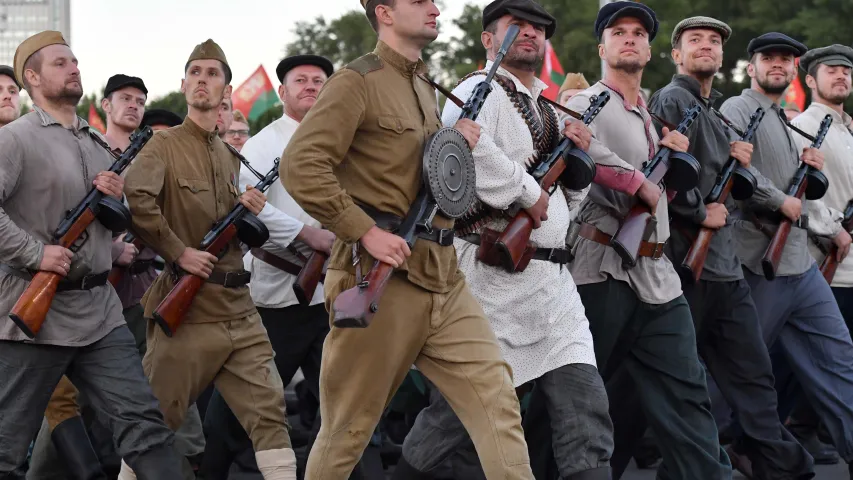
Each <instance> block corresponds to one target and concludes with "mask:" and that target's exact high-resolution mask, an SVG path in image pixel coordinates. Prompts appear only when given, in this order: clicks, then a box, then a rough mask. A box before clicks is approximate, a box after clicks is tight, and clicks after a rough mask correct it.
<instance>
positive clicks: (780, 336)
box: [715, 265, 853, 463]
mask: <svg viewBox="0 0 853 480" xmlns="http://www.w3.org/2000/svg"><path fill="white" fill-rule="evenodd" d="M744 276H745V278H746V281H747V282H749V286H750V288H751V290H752V299H753V300H754V301H755V306H756V307H757V308H758V317H759V320H760V322H761V331H762V334H763V337H764V341H765V343H766V344H767V347H768V348H770V347H773V346H774V345H776V346H778V348H779V349H780V350H781V351H782V352H783V353H784V355H785V357H786V359H787V360H788V364H789V365H790V367H791V370H792V371H793V374H794V376H795V377H796V378H797V380H798V381H799V382H800V384H801V385H802V387H803V391H804V393H805V395H806V398H807V399H808V401H809V403H810V404H811V405H812V406H813V407H814V409H815V411H816V412H817V414H818V416H820V419H821V421H822V422H823V423H824V424H825V425H826V427H827V429H828V430H829V433H830V435H831V436H832V440H833V443H834V444H835V447H836V448H837V449H838V453H839V454H840V455H841V458H843V459H844V460H845V461H847V462H848V463H849V462H853V342H851V339H850V331H849V330H848V329H847V325H846V324H845V323H844V318H843V317H842V315H841V311H840V310H839V309H838V304H837V303H836V300H835V297H834V296H833V294H832V290H831V289H830V288H829V285H828V284H827V283H826V280H824V278H823V276H822V275H821V274H820V272H819V271H818V269H817V265H812V268H811V269H809V270H808V271H807V272H805V273H803V274H801V275H795V276H790V277H777V278H776V279H775V280H773V281H768V280H766V279H765V278H764V277H763V276H761V275H755V274H753V273H752V272H749V271H748V270H746V269H744ZM715 400H716V399H715Z"/></svg>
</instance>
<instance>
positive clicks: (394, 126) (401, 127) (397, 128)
mask: <svg viewBox="0 0 853 480" xmlns="http://www.w3.org/2000/svg"><path fill="white" fill-rule="evenodd" d="M378 122H379V127H380V128H381V129H383V130H390V131H391V132H394V133H396V134H398V135H402V134H403V133H405V132H406V130H411V131H414V130H415V129H417V127H418V125H417V124H415V122H414V121H412V120H409V119H407V118H400V117H395V116H392V115H381V116H379V117H378Z"/></svg>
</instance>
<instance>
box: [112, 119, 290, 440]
mask: <svg viewBox="0 0 853 480" xmlns="http://www.w3.org/2000/svg"><path fill="white" fill-rule="evenodd" d="M239 173H240V162H239V160H238V158H237V157H236V155H235V154H234V153H233V152H232V151H231V150H230V149H229V148H228V147H227V146H226V145H225V143H223V142H222V140H221V139H220V138H219V135H218V132H217V131H213V132H208V131H206V130H204V129H203V128H201V127H200V126H199V125H197V124H196V123H194V122H193V121H192V120H191V119H190V118H189V116H188V117H187V118H186V119H185V120H184V123H183V124H182V125H179V126H177V127H174V128H170V129H168V130H164V131H160V132H157V133H156V134H155V135H154V138H152V139H151V140H150V141H149V142H148V144H147V145H146V146H145V148H143V149H142V151H141V152H140V153H139V155H138V156H137V157H136V160H135V161H134V162H133V164H132V165H131V166H130V168H129V169H128V173H127V178H126V180H125V194H126V195H127V201H128V204H129V205H130V211H131V213H132V214H133V227H132V231H133V232H134V233H135V234H136V235H137V237H139V238H140V239H141V240H142V242H143V243H145V245H147V246H149V247H151V248H152V249H153V250H154V251H156V252H157V253H158V254H160V255H161V256H162V257H163V259H164V260H165V261H166V262H167V264H168V265H170V266H169V267H167V269H166V271H165V272H163V273H162V274H160V276H159V277H158V278H157V280H155V281H154V284H153V285H152V286H151V288H150V289H149V290H148V292H147V293H146V294H145V296H144V297H143V298H142V304H143V306H144V307H145V317H146V318H151V317H152V313H153V311H154V310H155V309H156V308H157V306H158V305H159V304H160V302H161V301H162V300H163V298H164V297H165V296H166V295H168V293H169V291H170V290H171V289H172V286H173V285H174V282H173V279H172V275H171V274H170V273H169V270H171V269H173V268H174V266H172V265H173V264H174V263H175V262H176V261H177V260H178V258H179V257H180V256H181V254H182V253H183V252H184V250H185V249H186V248H187V247H193V248H198V246H199V244H200V243H201V241H202V239H203V238H204V236H205V234H207V232H208V231H209V230H210V229H211V227H212V226H213V224H214V223H215V222H216V221H217V220H219V219H221V218H222V217H224V216H226V215H227V214H228V212H230V211H231V209H232V208H234V205H236V204H237V197H238V196H239V191H238V189H237V181H238V179H239ZM242 269H243V259H242V251H241V249H240V244H239V242H238V240H237V239H234V240H232V241H231V243H230V244H229V245H228V248H227V251H226V252H225V254H224V255H223V256H222V258H221V259H220V260H219V262H218V263H216V265H215V267H214V271H222V272H236V271H241V270H242ZM146 339H147V350H146V352H145V357H144V358H143V359H142V366H143V368H144V370H145V374H146V375H147V376H148V380H149V382H150V383H151V388H152V390H153V391H154V395H155V396H156V397H157V399H158V400H159V401H160V408H161V409H162V410H163V414H164V416H165V417H166V423H167V424H168V425H169V427H171V428H172V429H173V430H176V429H177V428H178V427H179V426H180V425H181V424H182V423H183V420H184V417H185V416H186V413H187V409H188V408H189V407H190V405H191V404H192V403H193V402H194V401H195V399H196V398H197V397H198V395H199V394H200V393H201V391H202V390H203V389H205V388H207V386H208V385H209V384H210V383H211V382H214V383H215V385H216V387H217V389H218V390H219V391H220V393H222V396H223V398H224V399H225V401H226V402H228V405H229V406H230V407H231V409H232V410H233V411H234V414H235V416H236V417H237V419H238V420H239V421H240V423H241V425H242V426H243V428H245V429H246V431H247V432H248V434H249V437H250V438H251V439H252V443H253V444H254V446H255V450H256V451H262V450H273V449H279V448H287V447H290V439H289V437H288V435H287V431H286V424H285V415H284V389H283V385H282V384H281V378H280V377H279V375H278V370H277V369H276V368H275V365H274V363H273V351H272V347H271V346H270V343H269V337H267V334H266V330H265V329H264V327H263V325H262V324H261V321H260V315H258V313H257V310H256V309H255V306H254V304H253V303H252V298H251V297H250V295H249V288H248V287H246V286H244V287H240V288H226V287H224V286H222V285H217V284H213V283H207V282H206V283H205V284H204V285H203V286H202V287H201V289H200V290H199V292H198V294H197V295H196V297H195V299H194V300H193V303H192V306H191V307H190V309H189V311H188V312H187V314H186V316H185V318H184V321H183V323H182V324H181V326H180V327H179V328H178V329H177V331H176V332H175V333H174V335H173V336H172V337H167V336H166V335H165V334H164V333H163V332H162V330H161V329H160V327H159V326H157V325H156V324H155V323H154V322H149V324H148V331H147V335H146Z"/></svg>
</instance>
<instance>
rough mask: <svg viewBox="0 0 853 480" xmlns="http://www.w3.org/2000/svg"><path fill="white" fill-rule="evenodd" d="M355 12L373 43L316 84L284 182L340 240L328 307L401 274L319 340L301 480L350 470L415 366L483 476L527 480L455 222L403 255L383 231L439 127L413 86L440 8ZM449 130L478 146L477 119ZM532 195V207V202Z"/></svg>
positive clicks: (408, 201) (509, 388)
mask: <svg viewBox="0 0 853 480" xmlns="http://www.w3.org/2000/svg"><path fill="white" fill-rule="evenodd" d="M361 5H362V7H364V9H365V10H366V14H367V19H368V21H369V22H370V24H371V26H372V27H373V29H374V30H375V31H377V33H378V36H379V42H378V44H377V46H376V49H375V50H374V51H373V52H372V53H369V54H367V55H365V56H363V57H361V58H359V59H357V60H355V61H353V62H352V63H350V64H349V65H348V66H347V67H345V68H343V69H341V70H339V71H338V72H337V73H335V74H334V75H333V76H332V77H331V78H330V79H329V81H328V82H327V83H326V85H325V86H324V87H323V90H322V91H321V92H320V95H319V97H318V98H317V103H316V104H315V105H314V106H313V107H312V108H311V110H310V111H309V112H308V114H307V115H306V116H305V118H304V119H303V120H302V122H301V124H300V126H299V128H298V129H297V130H296V133H295V134H294V135H293V137H292V138H291V140H290V143H289V144H288V146H287V149H286V150H285V152H284V155H283V158H285V159H286V161H285V163H283V164H282V167H281V171H282V181H283V182H284V186H285V188H287V191H288V192H289V193H290V194H291V196H292V197H293V198H294V199H295V200H296V202H297V203H298V204H299V206H300V207H302V208H303V209H304V210H305V212H306V213H308V215H311V217H312V218H316V219H317V220H318V221H320V223H322V224H323V225H325V226H326V227H328V228H329V230H330V231H332V233H334V234H335V235H336V237H337V238H336V241H335V243H334V246H333V247H332V255H331V257H330V260H329V269H328V272H327V274H326V281H325V284H324V288H325V293H326V306H327V308H329V309H331V307H332V305H333V304H334V301H335V299H336V298H338V295H339V294H340V293H341V292H343V291H345V290H347V289H350V288H352V287H355V286H356V284H357V280H356V272H357V271H360V272H362V273H364V274H367V271H368V269H370V268H371V266H372V265H373V264H374V261H375V260H378V261H381V262H384V263H386V264H389V265H391V266H392V267H394V268H398V269H399V270H398V271H397V272H396V273H394V274H393V275H392V276H391V277H390V278H389V280H388V283H387V286H386V288H385V290H384V293H383V295H382V298H381V300H380V302H379V305H378V310H377V311H376V312H375V316H374V317H373V320H372V323H371V324H370V325H369V326H368V327H367V328H338V327H333V328H332V329H331V331H330V333H329V334H328V336H327V337H326V341H325V344H324V349H323V358H322V361H321V363H322V366H321V369H320V392H321V395H320V416H321V417H322V425H321V427H320V433H319V435H318V437H317V441H316V443H315V444H314V446H313V448H312V449H311V455H310V457H309V459H308V468H307V471H306V478H307V479H309V480H318V479H336V480H337V479H342V478H346V477H347V475H349V474H350V472H351V471H352V469H353V466H354V465H355V464H356V462H357V461H358V459H359V457H360V455H361V452H362V451H363V450H364V448H365V446H366V445H367V444H368V441H369V440H370V437H371V434H372V432H373V431H374V428H375V427H376V424H377V422H378V421H379V419H380V417H381V415H382V412H383V410H384V409H385V407H386V405H387V404H388V402H389V401H390V399H391V397H392V396H393V394H394V392H395V391H396V390H397V388H399V386H400V384H401V382H402V381H403V379H404V378H405V376H406V374H407V373H408V372H409V368H410V366H411V365H412V363H414V364H415V365H416V366H417V368H418V369H419V370H420V371H421V372H422V373H423V374H424V375H425V376H426V377H427V378H429V379H430V380H431V381H432V382H433V383H434V384H435V385H436V386H437V387H438V388H439V389H441V391H442V393H443V394H444V396H445V398H447V400H448V402H449V403H450V405H451V406H452V408H453V409H454V411H455V412H457V413H458V414H459V418H460V419H462V422H463V424H464V425H465V427H466V429H467V430H468V432H469V433H470V434H471V437H472V439H473V441H474V444H475V445H476V447H477V452H478V454H479V455H480V460H481V462H482V464H483V469H484V470H485V472H486V475H487V476H489V477H493V478H504V479H508V480H511V479H532V478H533V475H532V473H531V471H530V464H529V460H528V454H527V445H526V444H525V442H524V435H523V432H522V430H521V418H520V415H519V405H518V398H517V397H516V395H515V391H514V389H513V385H512V383H513V382H512V376H511V373H510V368H509V366H508V365H507V363H506V362H505V361H504V360H503V359H502V358H501V351H500V347H499V346H498V342H497V340H496V338H495V335H494V333H493V332H492V330H491V327H490V326H489V322H488V320H487V319H486V317H485V315H484V314H483V310H482V308H481V307H480V306H479V304H478V303H477V300H476V298H475V297H474V296H473V295H472V294H471V292H470V291H469V290H468V287H467V285H466V282H465V278H464V275H462V274H461V272H459V270H458V267H457V261H456V252H455V250H454V249H453V243H452V241H453V236H454V235H453V230H452V229H453V220H451V219H449V218H447V217H445V216H444V215H442V214H440V213H439V214H437V215H435V217H434V219H433V224H432V230H431V231H430V232H426V231H422V232H420V233H419V235H418V237H419V238H418V240H417V242H416V243H415V245H414V247H413V248H411V249H410V248H409V246H408V244H407V243H406V241H405V240H403V238H402V237H400V236H398V235H394V234H393V233H390V232H389V230H392V229H393V228H394V225H399V223H398V222H399V221H400V220H401V219H402V217H403V216H405V215H406V213H407V211H408V210H409V208H410V207H411V205H412V203H413V201H414V199H415V197H416V196H417V194H418V191H419V189H420V188H421V185H422V183H423V180H422V178H423V172H422V166H421V165H422V164H423V154H424V145H425V143H426V141H427V139H428V138H430V136H431V135H432V134H434V133H435V132H436V131H438V130H439V128H441V120H440V119H439V114H438V106H437V103H436V93H435V90H434V89H433V88H432V87H431V86H430V85H429V84H428V83H427V82H426V81H424V80H423V79H421V78H418V75H419V74H426V73H427V68H426V65H425V64H424V62H423V60H421V59H420V56H421V52H422V50H423V48H424V47H426V46H427V45H429V44H430V43H431V42H433V41H434V40H435V39H436V37H437V36H438V31H437V29H436V25H437V20H436V19H437V17H438V16H439V11H438V8H437V7H436V5H435V3H434V2H432V1H422V0H361ZM453 127H454V128H456V129H457V130H458V131H459V132H460V133H461V134H462V136H463V137H464V138H465V141H466V142H467V143H468V146H469V147H470V148H472V149H476V148H478V147H477V146H478V140H479V136H480V128H479V126H478V125H477V124H476V123H474V122H472V121H470V120H467V119H463V120H459V121H458V122H454V123H453ZM537 188H538V187H537ZM534 194H535V196H536V199H534V200H533V202H530V203H528V205H532V204H533V203H536V202H537V199H538V198H539V193H538V190H537V192H535V193H534ZM540 212H541V210H540ZM354 258H355V259H356V260H357V261H356V262H354V261H353V260H354ZM356 264H358V265H360V266H359V267H357V266H356Z"/></svg>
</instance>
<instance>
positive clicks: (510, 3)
mask: <svg viewBox="0 0 853 480" xmlns="http://www.w3.org/2000/svg"><path fill="white" fill-rule="evenodd" d="M504 15H512V16H513V17H516V18H520V19H522V20H527V21H528V22H530V23H533V24H537V25H542V26H543V27H545V38H551V35H554V31H555V30H557V19H556V18H554V17H553V16H552V15H551V14H550V13H548V11H547V10H545V9H544V8H542V5H539V4H538V3H536V2H534V1H533V0H495V1H494V2H492V3H490V4H488V5H486V8H484V9H483V30H485V29H486V27H488V26H489V24H490V23H492V22H494V21H495V20H497V19H499V18H501V17H503V16H504Z"/></svg>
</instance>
